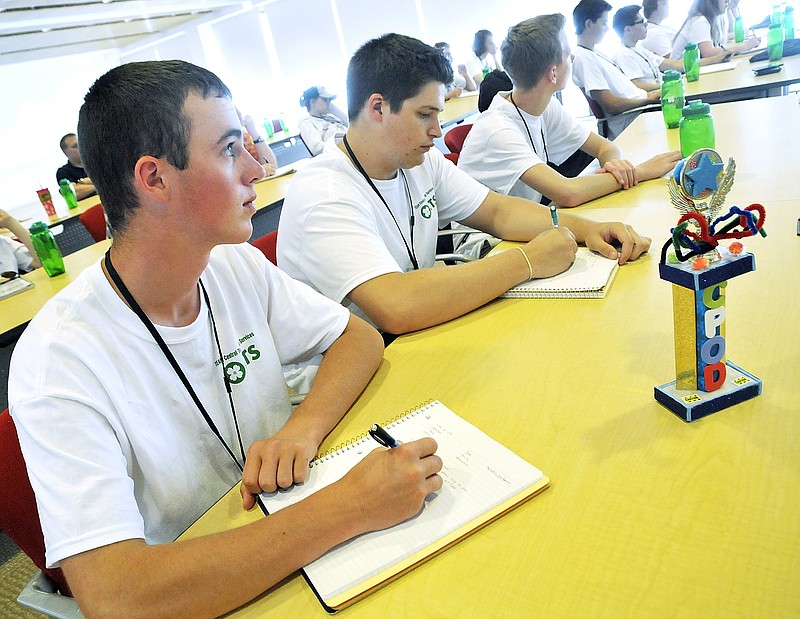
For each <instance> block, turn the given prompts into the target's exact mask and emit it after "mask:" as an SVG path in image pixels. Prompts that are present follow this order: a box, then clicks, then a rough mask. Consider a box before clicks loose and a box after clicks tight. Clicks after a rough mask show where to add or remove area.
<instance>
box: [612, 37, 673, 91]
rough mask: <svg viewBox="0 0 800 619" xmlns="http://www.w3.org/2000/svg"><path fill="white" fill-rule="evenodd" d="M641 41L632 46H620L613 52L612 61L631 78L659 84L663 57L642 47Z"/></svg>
mask: <svg viewBox="0 0 800 619" xmlns="http://www.w3.org/2000/svg"><path fill="white" fill-rule="evenodd" d="M641 43H642V42H641V41H639V42H638V43H637V44H636V45H635V46H634V47H626V46H624V45H623V46H622V47H620V48H619V49H618V50H617V51H616V52H615V53H614V62H616V63H617V64H618V65H619V66H620V68H621V69H622V72H623V73H625V75H627V76H628V78H630V79H632V80H641V81H643V82H652V83H653V84H660V83H661V69H660V68H659V67H660V66H661V62H662V61H663V60H664V57H663V56H659V55H658V54H656V53H653V52H651V51H650V50H649V49H647V48H645V47H642V45H641Z"/></svg>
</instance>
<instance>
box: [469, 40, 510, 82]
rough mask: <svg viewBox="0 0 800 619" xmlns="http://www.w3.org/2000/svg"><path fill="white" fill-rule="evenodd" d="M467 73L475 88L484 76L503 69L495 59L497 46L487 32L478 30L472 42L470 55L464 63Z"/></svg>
mask: <svg viewBox="0 0 800 619" xmlns="http://www.w3.org/2000/svg"><path fill="white" fill-rule="evenodd" d="M466 65H467V72H468V73H469V75H471V76H472V79H473V81H474V82H475V85H476V86H480V85H481V82H482V81H483V78H484V76H485V75H486V74H487V73H489V72H490V71H494V70H495V69H500V70H502V69H503V66H502V65H501V64H500V59H499V58H498V57H497V45H495V42H494V37H493V36H492V33H491V32H489V31H488V30H478V32H476V33H475V37H474V39H473V41H472V55H471V56H470V57H469V59H468V60H467V62H466Z"/></svg>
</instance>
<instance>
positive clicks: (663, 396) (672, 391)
mask: <svg viewBox="0 0 800 619" xmlns="http://www.w3.org/2000/svg"><path fill="white" fill-rule="evenodd" d="M725 365H726V366H727V376H726V378H725V384H724V385H722V387H720V388H719V389H717V390H716V391H712V392H710V393H708V392H706V391H700V390H684V389H676V388H675V382H676V381H674V380H673V381H672V382H671V383H667V384H665V385H661V386H660V387H655V388H654V391H653V395H654V397H655V399H656V400H657V401H658V402H659V403H661V404H663V405H664V406H666V407H667V408H668V409H669V410H671V411H672V412H673V413H675V414H676V415H677V416H678V417H680V418H681V419H683V420H684V421H694V420H696V419H700V418H701V417H705V416H706V415H710V414H711V413H716V412H717V411H721V410H723V409H726V408H729V407H731V406H733V405H734V404H739V402H744V401H745V400H749V399H751V398H754V397H756V396H757V395H760V394H761V380H760V379H759V378H756V377H755V376H753V375H752V374H750V373H749V372H746V371H745V370H743V369H742V368H740V367H738V366H736V365H734V364H733V363H731V362H730V361H726V362H725Z"/></svg>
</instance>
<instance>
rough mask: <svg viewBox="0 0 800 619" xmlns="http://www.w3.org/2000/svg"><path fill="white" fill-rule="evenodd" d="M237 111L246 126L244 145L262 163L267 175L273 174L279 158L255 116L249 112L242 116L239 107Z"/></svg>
mask: <svg viewBox="0 0 800 619" xmlns="http://www.w3.org/2000/svg"><path fill="white" fill-rule="evenodd" d="M236 113H237V114H238V115H239V120H240V121H241V123H242V127H244V134H243V136H242V139H243V140H244V147H245V148H246V149H247V152H248V153H250V154H251V155H252V157H253V159H255V160H256V161H258V163H260V164H261V166H262V167H263V168H264V172H265V173H266V175H267V176H272V175H273V174H275V171H276V170H277V169H278V158H277V157H275V153H274V152H272V149H271V148H270V147H269V144H267V141H266V140H265V139H264V136H263V135H261V133H260V131H259V129H258V126H257V125H256V123H255V121H254V120H253V117H252V116H250V115H249V114H248V115H247V116H244V117H242V113H241V112H240V111H239V108H236Z"/></svg>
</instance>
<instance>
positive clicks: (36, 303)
mask: <svg viewBox="0 0 800 619" xmlns="http://www.w3.org/2000/svg"><path fill="white" fill-rule="evenodd" d="M110 246H111V241H101V242H99V243H94V244H93V245H90V246H89V247H85V248H83V249H81V250H78V251H76V252H75V253H73V254H70V255H69V256H65V257H64V267H65V269H66V272H65V273H62V274H61V275H57V276H56V277H48V275H47V273H46V272H45V270H44V269H36V270H34V271H31V272H30V273H26V274H25V275H24V277H25V279H27V280H28V281H31V282H33V284H34V286H33V288H31V289H29V290H26V291H24V292H20V293H19V294H15V295H14V296H13V297H8V298H6V299H0V334H4V333H6V332H8V331H10V330H11V329H14V328H16V327H19V326H21V325H24V324H25V323H27V322H28V321H30V320H31V318H33V317H34V316H35V315H36V313H37V312H38V311H39V310H40V309H41V308H42V306H43V305H44V304H45V303H47V301H49V300H50V299H51V298H52V297H53V296H54V295H55V294H56V293H57V292H59V291H60V290H61V289H62V288H64V287H66V285H67V284H69V283H70V282H72V281H73V280H74V279H75V278H77V277H78V275H80V274H81V272H82V271H83V270H84V269H85V268H86V267H88V266H90V265H92V264H94V263H95V262H97V261H98V260H99V259H100V258H101V257H102V256H103V254H105V252H106V250H107V249H108V248H109V247H110Z"/></svg>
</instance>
